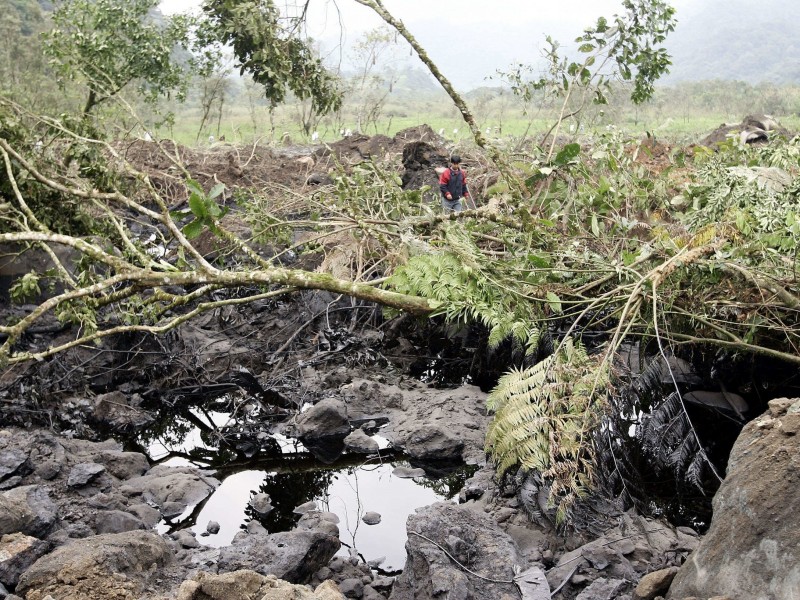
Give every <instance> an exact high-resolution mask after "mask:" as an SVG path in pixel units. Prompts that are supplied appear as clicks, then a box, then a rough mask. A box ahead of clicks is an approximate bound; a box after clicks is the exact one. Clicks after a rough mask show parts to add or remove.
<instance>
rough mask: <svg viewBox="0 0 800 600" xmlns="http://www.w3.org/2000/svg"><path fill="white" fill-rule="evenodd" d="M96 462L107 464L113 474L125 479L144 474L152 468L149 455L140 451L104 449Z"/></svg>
mask: <svg viewBox="0 0 800 600" xmlns="http://www.w3.org/2000/svg"><path fill="white" fill-rule="evenodd" d="M96 462H98V463H100V464H103V465H105V467H106V469H107V470H108V472H109V473H111V475H113V476H114V477H116V478H117V479H121V480H123V481H124V480H126V479H131V478H132V477H139V476H140V475H144V474H145V473H146V472H147V470H148V469H149V468H150V464H149V463H148V462H147V457H146V456H145V455H144V454H140V453H139V452H122V451H119V450H104V451H103V452H101V453H100V456H99V457H97V458H96Z"/></svg>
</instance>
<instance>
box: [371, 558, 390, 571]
mask: <svg viewBox="0 0 800 600" xmlns="http://www.w3.org/2000/svg"><path fill="white" fill-rule="evenodd" d="M384 562H386V557H385V556H380V557H378V558H373V559H372V560H368V561H367V566H369V568H370V569H377V568H378V567H380V566H381V565H382V564H383V563H384Z"/></svg>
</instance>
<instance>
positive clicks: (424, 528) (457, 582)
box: [373, 502, 518, 600]
mask: <svg viewBox="0 0 800 600" xmlns="http://www.w3.org/2000/svg"><path fill="white" fill-rule="evenodd" d="M406 529H407V530H408V532H409V535H408V541H407V542H406V552H407V560H406V565H405V569H404V570H403V572H402V574H401V575H400V576H399V577H398V578H397V580H396V582H395V584H394V588H393V589H392V596H391V597H392V600H412V599H413V600H429V599H433V598H443V597H447V598H454V599H455V598H464V599H466V598H471V599H474V600H498V598H501V597H502V596H503V594H510V595H512V597H513V596H514V595H515V594H516V591H515V587H514V586H513V584H510V583H508V584H503V583H493V582H489V581H486V580H483V579H480V578H478V577H475V576H474V575H472V574H470V573H468V572H466V571H464V570H462V569H460V568H459V567H458V566H457V565H456V564H455V563H453V561H452V559H451V558H450V557H449V556H448V555H447V553H445V551H444V550H443V548H448V541H447V540H448V538H451V541H452V539H454V538H458V540H461V541H462V542H463V546H464V547H462V548H459V549H458V552H459V554H460V555H459V556H455V558H456V559H457V560H460V561H462V562H463V563H464V564H466V563H467V562H468V563H469V568H470V570H471V571H473V572H475V573H478V574H479V575H483V576H484V577H489V578H491V579H499V580H508V581H510V580H511V579H513V577H514V567H515V565H517V563H518V559H517V548H516V545H515V544H514V542H513V540H512V539H511V538H510V537H509V536H508V535H507V534H506V533H505V532H504V531H503V530H502V529H500V528H499V527H498V525H497V523H495V522H494V520H493V519H491V518H490V517H489V516H488V515H486V514H484V513H479V512H475V511H471V510H468V509H464V508H462V507H459V506H458V505H455V504H451V503H445V502H437V503H436V504H433V505H431V506H426V507H424V508H421V509H419V510H418V511H417V512H416V514H413V515H411V516H409V517H408V521H407V524H406ZM412 532H414V533H412ZM418 534H421V535H423V536H425V537H426V538H428V539H430V540H433V541H434V542H436V544H433V543H431V542H429V541H428V540H426V539H424V538H422V537H420V535H418ZM452 545H453V544H450V546H451V547H452ZM455 545H456V546H460V545H462V544H458V543H457V544H455ZM448 551H449V550H448ZM373 587H375V585H374V584H373Z"/></svg>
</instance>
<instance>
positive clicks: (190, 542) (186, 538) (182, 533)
mask: <svg viewBox="0 0 800 600" xmlns="http://www.w3.org/2000/svg"><path fill="white" fill-rule="evenodd" d="M172 539H173V540H175V541H176V542H178V543H179V544H180V545H181V548H199V547H200V542H198V541H197V538H196V537H194V535H193V534H192V532H191V531H190V530H188V529H180V530H178V531H176V532H175V533H173V534H172Z"/></svg>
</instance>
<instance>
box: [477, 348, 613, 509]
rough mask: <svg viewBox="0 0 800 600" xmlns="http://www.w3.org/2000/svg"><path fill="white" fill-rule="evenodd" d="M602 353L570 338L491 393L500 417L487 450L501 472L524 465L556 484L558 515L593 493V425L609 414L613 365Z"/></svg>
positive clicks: (491, 430) (492, 406) (552, 487)
mask: <svg viewBox="0 0 800 600" xmlns="http://www.w3.org/2000/svg"><path fill="white" fill-rule="evenodd" d="M601 362H602V360H601V357H600V356H589V355H588V354H587V352H586V349H585V348H584V347H583V346H582V345H581V344H580V343H578V342H573V341H572V340H571V339H569V338H567V339H565V340H564V342H563V343H562V344H561V345H560V347H559V348H558V349H557V350H556V352H555V353H554V354H552V355H551V356H549V357H548V358H546V359H544V360H542V361H541V362H539V363H537V364H536V365H534V366H533V367H530V368H528V369H524V370H516V369H515V370H512V371H511V372H509V373H507V374H506V375H504V376H503V377H502V378H501V379H500V381H499V382H498V384H497V387H495V388H494V390H492V392H491V393H490V394H489V399H488V406H489V409H490V410H494V411H495V418H494V420H493V421H492V422H491V424H490V425H489V428H488V431H487V434H486V450H487V452H489V453H490V454H491V456H492V459H493V460H494V462H495V465H496V468H497V471H498V474H500V475H502V474H503V473H505V472H506V471H507V470H509V469H510V468H512V467H514V466H516V465H519V466H520V467H521V468H523V469H525V470H528V471H535V472H539V473H541V475H542V476H543V477H544V478H545V480H546V481H547V482H548V483H549V484H550V499H549V503H550V504H551V506H553V507H555V508H556V521H557V522H559V523H563V522H564V521H565V520H566V518H567V516H568V514H569V511H570V508H571V506H572V505H573V504H574V503H575V502H576V501H577V500H578V499H580V498H583V497H585V496H586V494H587V493H588V491H589V489H590V487H591V486H592V482H593V478H594V469H593V466H592V465H593V461H594V450H593V445H592V437H593V436H592V432H593V430H594V429H595V427H596V426H597V424H598V423H599V421H600V418H601V416H602V414H603V410H604V407H605V405H606V403H605V397H606V392H607V391H608V385H609V379H608V372H607V370H606V369H605V368H603V367H602V366H601Z"/></svg>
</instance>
